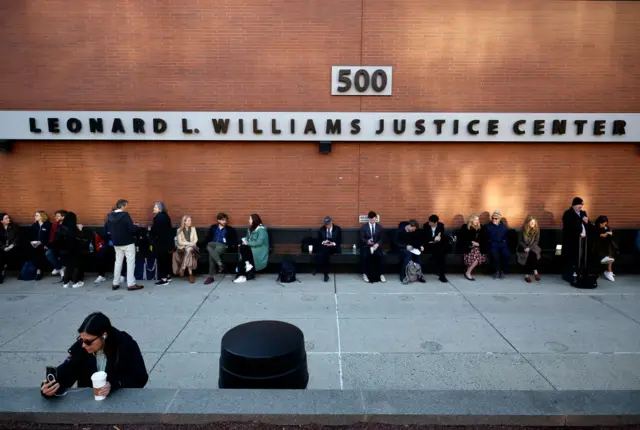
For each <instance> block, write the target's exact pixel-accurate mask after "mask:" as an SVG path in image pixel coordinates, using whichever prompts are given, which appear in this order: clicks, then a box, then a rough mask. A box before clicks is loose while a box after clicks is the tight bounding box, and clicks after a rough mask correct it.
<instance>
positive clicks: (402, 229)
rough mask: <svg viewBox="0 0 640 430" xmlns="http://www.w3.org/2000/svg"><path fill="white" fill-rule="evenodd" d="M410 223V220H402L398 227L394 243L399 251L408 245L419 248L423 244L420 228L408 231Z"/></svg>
mask: <svg viewBox="0 0 640 430" xmlns="http://www.w3.org/2000/svg"><path fill="white" fill-rule="evenodd" d="M408 225H409V221H402V222H401V223H400V224H398V228H397V229H396V234H395V237H394V241H393V245H394V247H395V248H396V249H397V250H399V251H401V250H405V249H407V246H408V245H411V246H412V247H414V248H418V249H420V247H421V246H422V240H421V239H420V232H419V231H418V230H416V231H407V226H408Z"/></svg>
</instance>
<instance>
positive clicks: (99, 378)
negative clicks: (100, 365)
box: [91, 372, 107, 401]
mask: <svg viewBox="0 0 640 430" xmlns="http://www.w3.org/2000/svg"><path fill="white" fill-rule="evenodd" d="M91 383H92V384H93V396H94V397H95V399H96V400H98V401H100V400H104V399H106V398H107V396H101V395H99V394H98V393H99V392H100V389H102V387H104V386H105V385H107V374H106V373H105V372H96V373H94V374H93V375H91Z"/></svg>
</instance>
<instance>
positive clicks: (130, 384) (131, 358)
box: [56, 329, 149, 394]
mask: <svg viewBox="0 0 640 430" xmlns="http://www.w3.org/2000/svg"><path fill="white" fill-rule="evenodd" d="M68 352H69V356H68V357H67V359H66V360H65V361H64V363H62V364H61V365H60V366H58V380H57V381H58V383H59V384H60V389H59V390H58V393H56V394H62V393H63V392H64V391H65V390H66V389H67V388H69V387H72V386H73V384H75V383H76V382H77V383H78V388H84V387H91V386H92V384H91V375H92V374H94V373H95V372H97V370H98V367H97V364H96V357H95V355H93V354H89V353H88V352H87V351H86V350H85V349H84V348H83V347H82V341H80V340H78V341H76V343H74V344H73V345H72V346H71V348H69V351H68ZM105 354H106V356H107V367H106V369H105V372H106V373H107V381H109V383H110V384H111V392H112V393H113V392H114V391H116V390H119V389H120V388H143V387H144V386H145V385H146V384H147V381H148V380H149V375H148V373H147V368H146V366H145V364H144V359H143V358H142V353H141V352H140V348H139V347H138V343H137V342H136V341H135V340H133V338H132V337H131V336H130V335H129V334H128V333H127V332H124V331H120V330H116V329H113V332H112V333H111V334H109V336H108V337H107V341H106V346H105Z"/></svg>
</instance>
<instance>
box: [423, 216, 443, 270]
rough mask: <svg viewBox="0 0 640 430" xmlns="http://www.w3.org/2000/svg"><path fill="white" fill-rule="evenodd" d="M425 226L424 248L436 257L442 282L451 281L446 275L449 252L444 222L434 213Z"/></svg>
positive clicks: (433, 257)
mask: <svg viewBox="0 0 640 430" xmlns="http://www.w3.org/2000/svg"><path fill="white" fill-rule="evenodd" d="M423 228H424V248H425V252H426V253H427V254H431V258H432V259H435V262H436V267H437V269H438V276H439V278H440V282H449V281H448V280H447V277H446V276H445V264H446V258H447V252H448V249H447V248H448V246H449V243H448V239H447V238H446V237H445V233H444V224H443V223H441V222H440V218H439V217H438V215H436V214H433V215H431V216H430V217H429V221H428V222H426V223H425V224H424V226H423Z"/></svg>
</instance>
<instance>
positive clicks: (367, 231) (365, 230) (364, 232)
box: [360, 222, 382, 248]
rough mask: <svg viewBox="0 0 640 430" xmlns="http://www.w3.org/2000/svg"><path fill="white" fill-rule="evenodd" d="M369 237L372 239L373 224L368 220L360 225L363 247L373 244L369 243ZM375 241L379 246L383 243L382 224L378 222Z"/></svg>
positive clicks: (374, 236) (369, 246)
mask: <svg viewBox="0 0 640 430" xmlns="http://www.w3.org/2000/svg"><path fill="white" fill-rule="evenodd" d="M369 239H371V224H369V222H366V223H364V224H362V226H360V242H361V244H362V247H363V248H371V246H372V245H369V244H368V243H367V241H368V240H369ZM373 243H377V244H378V246H380V245H382V226H381V225H380V224H378V223H376V224H375V230H374V235H373Z"/></svg>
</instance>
